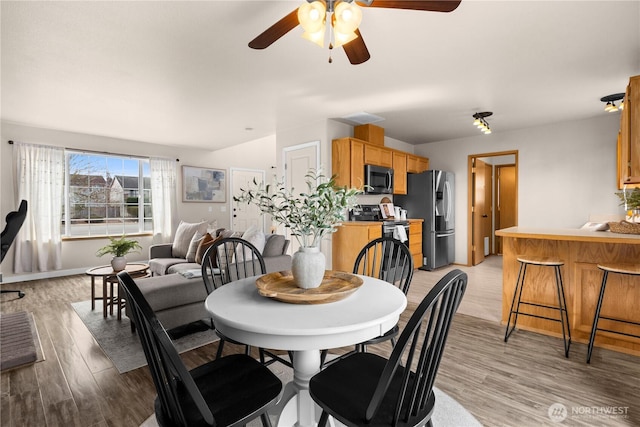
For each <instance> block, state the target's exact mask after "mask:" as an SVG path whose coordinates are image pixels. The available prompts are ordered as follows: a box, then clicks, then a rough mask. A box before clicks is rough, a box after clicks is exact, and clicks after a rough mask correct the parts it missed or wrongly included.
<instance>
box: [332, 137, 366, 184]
mask: <svg viewBox="0 0 640 427" xmlns="http://www.w3.org/2000/svg"><path fill="white" fill-rule="evenodd" d="M364 145H365V142H364V141H361V140H359V139H356V138H339V139H334V140H333V143H332V145H331V148H332V154H331V173H332V174H333V175H336V184H337V185H339V186H347V187H357V188H362V187H363V186H364Z"/></svg>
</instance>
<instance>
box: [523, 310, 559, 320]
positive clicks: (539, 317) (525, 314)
mask: <svg viewBox="0 0 640 427" xmlns="http://www.w3.org/2000/svg"><path fill="white" fill-rule="evenodd" d="M558 310H560V309H558ZM562 311H564V310H562ZM511 314H518V315H520V316H529V317H537V318H538V319H546V320H551V321H552V322H562V320H561V319H554V318H553V317H546V316H539V315H537V314H531V313H524V312H522V311H518V312H515V311H512V312H511Z"/></svg>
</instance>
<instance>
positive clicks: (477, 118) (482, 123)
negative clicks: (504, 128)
mask: <svg viewBox="0 0 640 427" xmlns="http://www.w3.org/2000/svg"><path fill="white" fill-rule="evenodd" d="M492 114H493V113H492V112H491V111H483V112H481V113H475V114H474V115H473V118H474V120H473V124H474V126H477V127H478V129H480V131H481V132H482V133H484V134H485V135H488V134H490V133H491V128H490V127H489V123H488V122H487V117H489V116H491V115H492Z"/></svg>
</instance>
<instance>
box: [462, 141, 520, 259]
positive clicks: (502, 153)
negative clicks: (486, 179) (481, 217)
mask: <svg viewBox="0 0 640 427" xmlns="http://www.w3.org/2000/svg"><path fill="white" fill-rule="evenodd" d="M509 155H513V156H514V157H515V161H514V162H513V163H514V164H515V167H516V184H515V187H516V188H515V192H516V194H515V200H516V218H518V150H507V151H494V152H489V153H480V154H469V156H468V157H467V266H472V265H473V253H472V249H473V247H472V243H473V213H472V211H471V210H472V208H473V200H474V198H473V196H474V191H475V189H474V186H473V161H474V160H475V159H476V158H482V157H500V156H509ZM491 186H492V187H493V174H492V178H491ZM491 223H492V227H491V228H492V230H491V233H492V234H493V232H494V230H493V228H494V225H493V218H492V219H491Z"/></svg>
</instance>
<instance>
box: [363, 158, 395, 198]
mask: <svg viewBox="0 0 640 427" xmlns="http://www.w3.org/2000/svg"><path fill="white" fill-rule="evenodd" d="M364 184H365V189H364V192H365V194H393V169H391V168H385V167H382V166H375V165H364Z"/></svg>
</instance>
